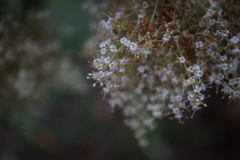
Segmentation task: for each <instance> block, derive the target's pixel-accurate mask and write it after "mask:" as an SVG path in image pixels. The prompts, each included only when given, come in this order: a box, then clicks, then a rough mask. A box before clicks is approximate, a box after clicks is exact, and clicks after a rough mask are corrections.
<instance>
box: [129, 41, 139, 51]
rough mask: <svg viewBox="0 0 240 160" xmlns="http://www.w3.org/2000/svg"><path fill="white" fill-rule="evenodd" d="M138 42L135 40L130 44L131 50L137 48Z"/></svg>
mask: <svg viewBox="0 0 240 160" xmlns="http://www.w3.org/2000/svg"><path fill="white" fill-rule="evenodd" d="M137 47H138V46H137V44H136V43H135V42H132V43H131V45H130V50H131V51H135V50H136V49H137Z"/></svg>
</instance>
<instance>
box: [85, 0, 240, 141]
mask: <svg viewBox="0 0 240 160" xmlns="http://www.w3.org/2000/svg"><path fill="white" fill-rule="evenodd" d="M239 6H240V2H239V1H234V0H231V1H224V0H220V1H213V0H208V1H207V0H203V1H201V0H195V1H194V0H189V1H185V0H179V1H175V0H170V1H167V2H166V1H161V0H156V1H152V0H146V1H133V2H131V3H127V2H126V3H123V6H122V7H118V8H121V9H119V10H118V9H117V8H116V10H115V11H116V12H115V13H109V14H106V16H107V17H108V20H107V21H104V20H102V21H101V22H100V24H99V34H101V35H102V36H101V38H100V39H101V41H100V42H98V43H99V49H96V50H95V54H92V55H93V57H94V60H93V62H92V67H93V68H94V71H93V72H92V73H89V75H88V77H87V78H88V79H90V78H92V79H93V80H95V81H96V82H95V83H94V84H93V86H96V85H97V84H99V85H100V86H101V87H102V91H103V93H104V97H107V99H108V101H109V104H110V107H111V108H112V109H114V108H115V107H120V108H121V109H122V110H123V114H124V116H125V124H126V125H128V126H129V127H130V128H131V129H133V130H134V131H135V136H136V138H137V139H139V143H140V144H141V145H146V144H147V141H146V139H144V135H145V134H146V132H147V131H148V130H149V129H150V130H151V129H153V128H154V127H155V125H154V121H155V120H156V119H157V118H161V117H163V116H165V115H171V118H175V119H178V121H179V122H180V123H183V118H187V117H186V115H184V114H183V112H184V111H185V110H188V111H189V110H191V111H192V114H191V116H190V117H191V118H192V117H193V115H194V113H195V111H197V110H199V109H201V108H202V107H203V106H204V107H207V105H206V104H205V102H204V99H205V98H206V97H208V95H205V94H203V93H204V91H206V90H207V89H208V88H209V89H211V88H212V84H216V85H217V86H218V87H217V88H221V91H222V92H223V94H224V95H225V96H226V97H227V98H229V99H239V98H240V73H239V64H240V62H239V58H240V13H239ZM217 91H218V89H217Z"/></svg>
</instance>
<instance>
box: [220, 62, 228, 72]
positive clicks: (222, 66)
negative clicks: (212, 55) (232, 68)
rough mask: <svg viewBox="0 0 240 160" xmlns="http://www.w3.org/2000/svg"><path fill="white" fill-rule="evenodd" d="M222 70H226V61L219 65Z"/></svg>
mask: <svg viewBox="0 0 240 160" xmlns="http://www.w3.org/2000/svg"><path fill="white" fill-rule="evenodd" d="M220 67H221V68H222V69H223V70H227V69H228V65H227V63H223V64H221V66H220Z"/></svg>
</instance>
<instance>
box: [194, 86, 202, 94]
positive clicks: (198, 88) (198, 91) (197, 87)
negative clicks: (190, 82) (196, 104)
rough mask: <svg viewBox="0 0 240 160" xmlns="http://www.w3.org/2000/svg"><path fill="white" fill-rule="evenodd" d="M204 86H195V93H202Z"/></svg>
mask: <svg viewBox="0 0 240 160" xmlns="http://www.w3.org/2000/svg"><path fill="white" fill-rule="evenodd" d="M201 90H202V88H201V87H200V86H195V89H194V92H195V93H200V92H201Z"/></svg>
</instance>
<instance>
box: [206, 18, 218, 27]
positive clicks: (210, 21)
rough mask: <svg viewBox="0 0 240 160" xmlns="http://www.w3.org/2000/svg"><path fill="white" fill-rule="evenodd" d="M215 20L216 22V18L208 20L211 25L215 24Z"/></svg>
mask: <svg viewBox="0 0 240 160" xmlns="http://www.w3.org/2000/svg"><path fill="white" fill-rule="evenodd" d="M215 22H216V20H215V19H209V20H208V24H209V25H210V26H213V25H214V24H215Z"/></svg>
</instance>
